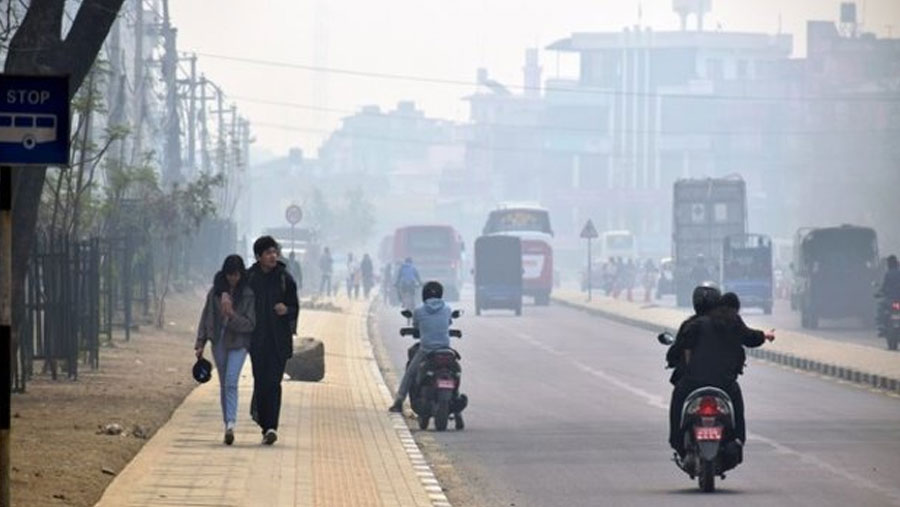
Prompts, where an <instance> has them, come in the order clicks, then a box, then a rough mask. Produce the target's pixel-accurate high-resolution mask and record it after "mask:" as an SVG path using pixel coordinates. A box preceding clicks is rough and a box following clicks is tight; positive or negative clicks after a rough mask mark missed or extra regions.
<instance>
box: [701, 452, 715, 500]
mask: <svg viewBox="0 0 900 507" xmlns="http://www.w3.org/2000/svg"><path fill="white" fill-rule="evenodd" d="M697 481H698V482H699V483H700V490H701V491H703V492H704V493H712V492H713V491H715V490H716V464H715V463H714V462H712V461H706V460H703V461H701V462H700V476H699V477H698V478H697Z"/></svg>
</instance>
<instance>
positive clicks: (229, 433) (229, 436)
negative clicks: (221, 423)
mask: <svg viewBox="0 0 900 507" xmlns="http://www.w3.org/2000/svg"><path fill="white" fill-rule="evenodd" d="M233 443H234V430H233V429H231V428H228V429H226V430H225V445H231V444H233Z"/></svg>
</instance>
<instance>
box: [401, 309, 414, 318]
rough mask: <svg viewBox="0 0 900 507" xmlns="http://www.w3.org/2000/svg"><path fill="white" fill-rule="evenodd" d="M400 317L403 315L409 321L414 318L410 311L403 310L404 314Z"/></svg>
mask: <svg viewBox="0 0 900 507" xmlns="http://www.w3.org/2000/svg"><path fill="white" fill-rule="evenodd" d="M400 315H403V316H404V317H406V318H407V319H411V318H412V316H413V314H412V312H411V311H410V310H403V311H402V312H400Z"/></svg>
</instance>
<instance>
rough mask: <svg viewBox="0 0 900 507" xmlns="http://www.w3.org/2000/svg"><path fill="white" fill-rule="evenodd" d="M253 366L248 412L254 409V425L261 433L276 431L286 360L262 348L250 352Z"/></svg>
mask: <svg viewBox="0 0 900 507" xmlns="http://www.w3.org/2000/svg"><path fill="white" fill-rule="evenodd" d="M250 362H251V364H252V365H253V401H251V408H250V411H251V413H253V411H254V409H255V413H256V417H254V419H255V420H256V423H257V424H259V427H260V429H262V431H263V433H265V432H266V430H277V429H278V418H279V416H280V415H281V379H282V378H283V377H284V367H285V364H287V360H285V359H282V356H281V355H280V354H278V353H277V352H275V351H273V350H266V349H264V348H260V349H251V350H250Z"/></svg>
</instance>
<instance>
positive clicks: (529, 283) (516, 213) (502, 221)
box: [482, 204, 553, 305]
mask: <svg viewBox="0 0 900 507" xmlns="http://www.w3.org/2000/svg"><path fill="white" fill-rule="evenodd" d="M482 234H484V235H486V236H487V235H492V234H504V235H510V236H517V237H519V238H520V239H521V240H522V270H523V273H522V292H523V294H524V295H525V296H530V297H532V298H534V303H535V304H536V305H548V304H550V293H551V292H552V291H553V246H552V240H553V228H552V227H551V225H550V212H549V211H547V209H546V208H543V207H540V206H537V205H532V204H502V205H500V206H499V207H498V208H497V209H495V210H494V211H491V213H490V214H489V215H488V219H487V222H486V223H485V224H484V229H483V231H482Z"/></svg>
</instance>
